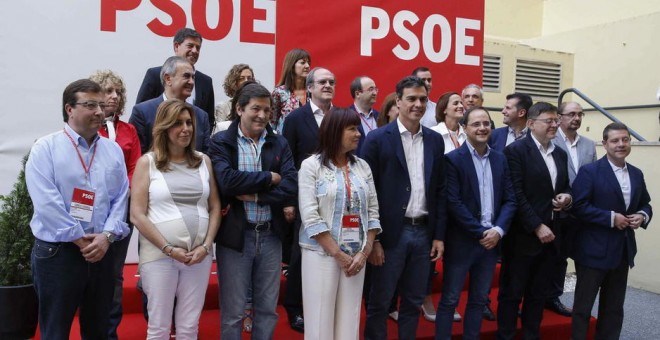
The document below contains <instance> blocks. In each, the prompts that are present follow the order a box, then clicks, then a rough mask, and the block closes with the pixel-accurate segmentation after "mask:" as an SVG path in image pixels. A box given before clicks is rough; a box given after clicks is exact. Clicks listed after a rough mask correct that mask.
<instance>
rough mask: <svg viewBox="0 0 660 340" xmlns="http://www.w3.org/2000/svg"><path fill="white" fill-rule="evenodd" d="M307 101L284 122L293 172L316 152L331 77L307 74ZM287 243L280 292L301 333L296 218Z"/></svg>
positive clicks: (328, 105) (326, 73)
mask: <svg viewBox="0 0 660 340" xmlns="http://www.w3.org/2000/svg"><path fill="white" fill-rule="evenodd" d="M305 84H306V86H307V91H308V92H309V93H310V94H311V96H310V97H311V99H310V101H309V102H308V103H307V104H305V105H303V106H301V107H299V108H297V109H295V110H293V111H291V113H289V115H288V116H287V117H286V119H285V120H284V127H283V130H282V135H284V138H286V140H287V142H289V147H290V148H291V153H292V154H293V162H294V164H295V166H296V170H300V164H301V163H302V161H304V160H305V158H307V157H309V156H310V155H311V154H313V153H314V152H316V149H317V148H318V146H319V126H321V121H322V120H323V116H324V115H325V114H326V113H327V112H328V111H330V109H331V108H332V99H333V98H334V97H335V75H334V74H332V72H330V71H329V70H327V69H325V68H322V67H316V68H314V69H312V70H311V71H309V74H307V79H306V81H305ZM296 215H297V216H296V221H295V222H294V223H295V224H294V228H293V241H292V243H291V258H290V260H289V271H288V275H287V279H286V290H285V292H284V303H283V304H284V308H285V309H286V312H287V315H288V317H289V325H290V326H291V328H292V329H294V330H296V331H298V332H301V333H302V332H303V330H304V319H303V310H302V278H301V276H300V269H301V267H300V264H301V263H300V260H301V257H300V245H299V244H298V235H299V234H298V233H299V232H300V215H299V214H296Z"/></svg>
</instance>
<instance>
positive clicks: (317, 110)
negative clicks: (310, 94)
mask: <svg viewBox="0 0 660 340" xmlns="http://www.w3.org/2000/svg"><path fill="white" fill-rule="evenodd" d="M309 106H310V107H311V108H312V112H313V113H314V119H316V124H318V125H319V127H320V126H321V122H322V121H323V117H324V116H325V112H323V110H321V108H320V107H318V106H316V104H314V102H313V101H311V100H310V101H309ZM330 108H331V109H332V103H331V104H330Z"/></svg>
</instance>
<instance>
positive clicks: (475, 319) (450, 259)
mask: <svg viewBox="0 0 660 340" xmlns="http://www.w3.org/2000/svg"><path fill="white" fill-rule="evenodd" d="M490 124H491V118H490V115H489V114H488V112H487V111H486V110H485V109H483V108H482V107H475V108H473V109H469V110H468V111H467V112H465V115H464V116H463V119H462V121H461V125H463V129H464V131H465V133H466V135H467V143H464V144H463V145H462V146H461V147H460V148H459V149H457V150H454V151H452V152H450V153H449V154H447V165H448V166H447V211H448V212H449V220H448V223H447V237H446V241H447V242H446V250H445V256H444V258H443V261H444V267H443V281H442V282H443V286H442V298H441V300H440V305H439V306H438V311H437V313H436V314H437V317H436V319H435V320H436V321H435V326H436V327H435V334H436V337H435V338H436V339H451V331H452V322H453V315H454V310H455V309H456V306H457V305H458V300H459V298H460V296H461V290H462V289H463V285H464V283H465V279H466V278H467V276H468V274H469V275H470V288H469V295H468V303H467V308H466V310H465V321H464V323H463V338H464V339H478V338H479V333H480V331H481V319H482V312H483V309H484V307H485V306H486V304H487V303H488V292H489V290H490V284H491V282H493V274H494V273H495V265H496V263H497V257H498V254H497V246H498V245H499V241H500V240H501V239H502V237H503V236H504V235H505V234H506V232H507V230H508V229H509V225H510V224H511V220H512V219H513V216H514V214H515V212H516V199H515V195H514V193H513V187H512V185H511V176H510V173H509V165H508V163H507V160H506V157H505V156H504V154H503V153H501V152H499V151H496V150H493V149H491V148H490V147H489V146H488V143H487V142H488V137H489V136H490V131H491V130H490Z"/></svg>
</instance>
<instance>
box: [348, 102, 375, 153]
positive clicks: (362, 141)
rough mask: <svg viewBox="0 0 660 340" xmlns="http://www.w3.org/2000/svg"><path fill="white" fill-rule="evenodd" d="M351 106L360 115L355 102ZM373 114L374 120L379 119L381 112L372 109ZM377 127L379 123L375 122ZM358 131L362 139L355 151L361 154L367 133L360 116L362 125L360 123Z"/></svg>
mask: <svg viewBox="0 0 660 340" xmlns="http://www.w3.org/2000/svg"><path fill="white" fill-rule="evenodd" d="M349 108H350V109H351V110H353V111H355V112H356V113H357V114H358V115H359V113H358V110H357V108H356V107H355V104H352V105H351V106H350V107H349ZM371 114H372V115H373V116H374V122H375V121H377V120H378V115H379V114H380V112H378V111H376V110H375V109H371ZM377 128H378V125H376V124H374V126H373V129H374V130H376V129H377ZM358 131H360V141H359V142H358V146H357V149H355V151H354V153H355V154H356V155H360V151H361V150H362V145H363V144H364V140H365V139H366V138H367V134H366V133H364V128H363V127H362V118H360V125H358Z"/></svg>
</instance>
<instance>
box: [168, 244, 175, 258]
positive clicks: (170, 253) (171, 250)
mask: <svg viewBox="0 0 660 340" xmlns="http://www.w3.org/2000/svg"><path fill="white" fill-rule="evenodd" d="M170 247H172V248H170V252H169V253H167V254H166V255H167V256H172V252H173V251H174V246H173V245H170Z"/></svg>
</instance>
